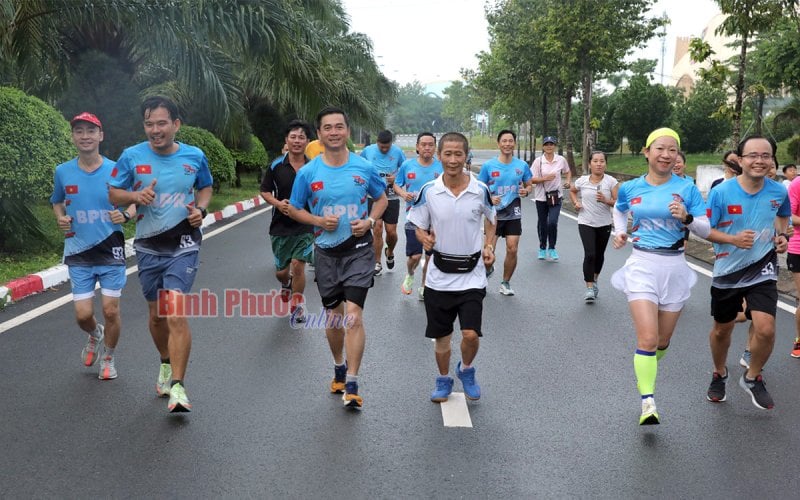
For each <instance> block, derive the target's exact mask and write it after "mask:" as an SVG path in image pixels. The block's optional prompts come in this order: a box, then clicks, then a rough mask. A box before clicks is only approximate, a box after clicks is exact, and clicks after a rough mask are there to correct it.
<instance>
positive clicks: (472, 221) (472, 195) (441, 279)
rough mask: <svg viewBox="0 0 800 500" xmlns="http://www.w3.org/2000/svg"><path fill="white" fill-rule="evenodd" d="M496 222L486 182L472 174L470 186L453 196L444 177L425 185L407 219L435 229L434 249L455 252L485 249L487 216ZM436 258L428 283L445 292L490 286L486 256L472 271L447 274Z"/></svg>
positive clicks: (467, 253)
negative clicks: (485, 263)
mask: <svg viewBox="0 0 800 500" xmlns="http://www.w3.org/2000/svg"><path fill="white" fill-rule="evenodd" d="M484 217H486V218H487V219H489V220H490V221H491V222H492V223H495V209H494V206H493V205H492V199H491V193H490V192H489V188H488V187H487V186H486V184H484V183H482V182H480V181H478V180H477V179H475V177H474V176H472V175H470V178H469V185H468V186H467V187H466V189H464V191H462V192H461V193H459V195H458V196H453V193H452V192H451V191H450V190H449V189H448V188H447V187H446V186H445V185H444V176H439V178H437V179H434V180H432V181H431V182H428V183H427V184H425V185H424V186H423V187H422V189H421V190H420V194H419V196H418V197H417V200H416V201H415V202H414V205H412V206H411V211H410V212H409V213H408V216H407V218H406V219H407V220H408V221H409V222H411V223H412V224H414V225H415V226H417V227H419V228H422V229H425V230H429V231H433V233H434V235H435V236H436V243H435V244H434V245H433V249H434V250H436V251H439V252H442V253H448V254H453V255H471V254H474V253H475V252H481V251H483V218H484ZM434 260H435V259H431V261H430V264H429V265H428V275H427V278H426V280H425V286H427V287H430V288H432V289H433V290H437V291H441V292H460V291H464V290H469V289H471V288H486V284H487V281H486V268H485V266H484V265H483V258H482V257H481V258H480V259H479V260H478V264H477V265H476V266H475V268H474V269H473V270H472V271H471V272H468V273H444V272H442V271H440V270H439V269H438V268H437V267H436V263H435V262H434Z"/></svg>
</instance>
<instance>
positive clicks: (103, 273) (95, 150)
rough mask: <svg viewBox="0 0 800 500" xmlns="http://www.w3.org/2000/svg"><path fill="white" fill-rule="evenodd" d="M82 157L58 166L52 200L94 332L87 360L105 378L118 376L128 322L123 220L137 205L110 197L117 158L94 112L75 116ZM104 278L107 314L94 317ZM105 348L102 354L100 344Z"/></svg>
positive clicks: (84, 322) (87, 325) (79, 307)
mask: <svg viewBox="0 0 800 500" xmlns="http://www.w3.org/2000/svg"><path fill="white" fill-rule="evenodd" d="M70 125H71V126H72V142H73V143H74V144H75V147H77V148H78V157H77V158H73V159H72V160H70V161H68V162H66V163H62V164H61V165H58V166H57V167H56V171H55V180H54V183H53V184H54V186H53V195H52V196H51V197H50V203H52V204H53V212H54V213H55V215H56V219H57V222H58V227H59V228H60V229H61V230H62V231H64V264H66V265H67V268H68V269H69V279H70V282H71V283H72V301H73V304H74V306H75V318H76V320H77V322H78V326H79V327H80V328H81V330H83V331H84V332H86V333H87V334H88V337H89V338H88V340H87V341H86V346H85V347H84V348H83V351H82V352H81V360H82V361H83V364H84V365H85V366H92V365H93V364H95V363H96V362H97V360H98V359H101V361H100V374H99V378H100V379H101V380H111V379H115V378H117V368H116V363H115V357H114V350H115V348H116V347H117V342H118V341H119V335H120V329H121V327H122V324H121V321H120V315H119V298H120V296H121V295H122V289H123V288H124V287H125V281H126V277H125V236H124V235H123V233H122V227H121V226H120V224H123V223H125V222H128V221H129V220H130V219H131V217H133V215H135V213H136V211H135V208H136V207H132V206H131V207H128V208H127V209H126V210H122V209H117V208H116V207H114V206H113V205H112V204H111V203H109V201H108V181H109V179H111V171H112V170H113V169H114V162H113V161H111V160H109V159H108V158H106V157H104V156H102V155H101V154H100V143H101V142H103V125H102V123H100V120H99V119H98V118H97V117H96V116H95V115H93V114H91V113H86V112H84V113H81V114H79V115H77V116H75V117H74V118H73V119H72V120H71V121H70ZM98 282H99V283H100V294H101V296H102V304H103V320H104V322H105V325H103V324H100V323H98V322H97V321H96V320H95V317H94V287H95V284H96V283H98ZM101 344H102V345H103V353H102V355H101V354H100V345H101Z"/></svg>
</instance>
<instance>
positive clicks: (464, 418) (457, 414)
mask: <svg viewBox="0 0 800 500" xmlns="http://www.w3.org/2000/svg"><path fill="white" fill-rule="evenodd" d="M439 404H440V405H441V407H442V421H443V422H444V426H445V427H470V428H471V427H472V419H471V418H469V408H468V407H467V398H466V397H464V393H463V392H453V393H451V394H450V397H449V398H447V401H445V402H444V403H439Z"/></svg>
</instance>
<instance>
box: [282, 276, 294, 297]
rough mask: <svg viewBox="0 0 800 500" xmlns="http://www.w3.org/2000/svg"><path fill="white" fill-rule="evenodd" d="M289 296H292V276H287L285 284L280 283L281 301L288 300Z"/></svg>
mask: <svg viewBox="0 0 800 500" xmlns="http://www.w3.org/2000/svg"><path fill="white" fill-rule="evenodd" d="M291 298H292V277H291V276H289V281H287V282H286V284H285V285H284V284H283V283H281V300H282V301H283V302H289V299H291Z"/></svg>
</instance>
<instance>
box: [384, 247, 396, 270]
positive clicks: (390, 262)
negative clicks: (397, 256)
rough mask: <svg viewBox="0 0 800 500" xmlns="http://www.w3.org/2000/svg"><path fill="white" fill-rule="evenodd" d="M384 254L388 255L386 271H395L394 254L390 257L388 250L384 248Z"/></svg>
mask: <svg viewBox="0 0 800 500" xmlns="http://www.w3.org/2000/svg"><path fill="white" fill-rule="evenodd" d="M383 253H384V254H385V255H386V269H394V254H392V255H389V249H388V248H384V249H383Z"/></svg>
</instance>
